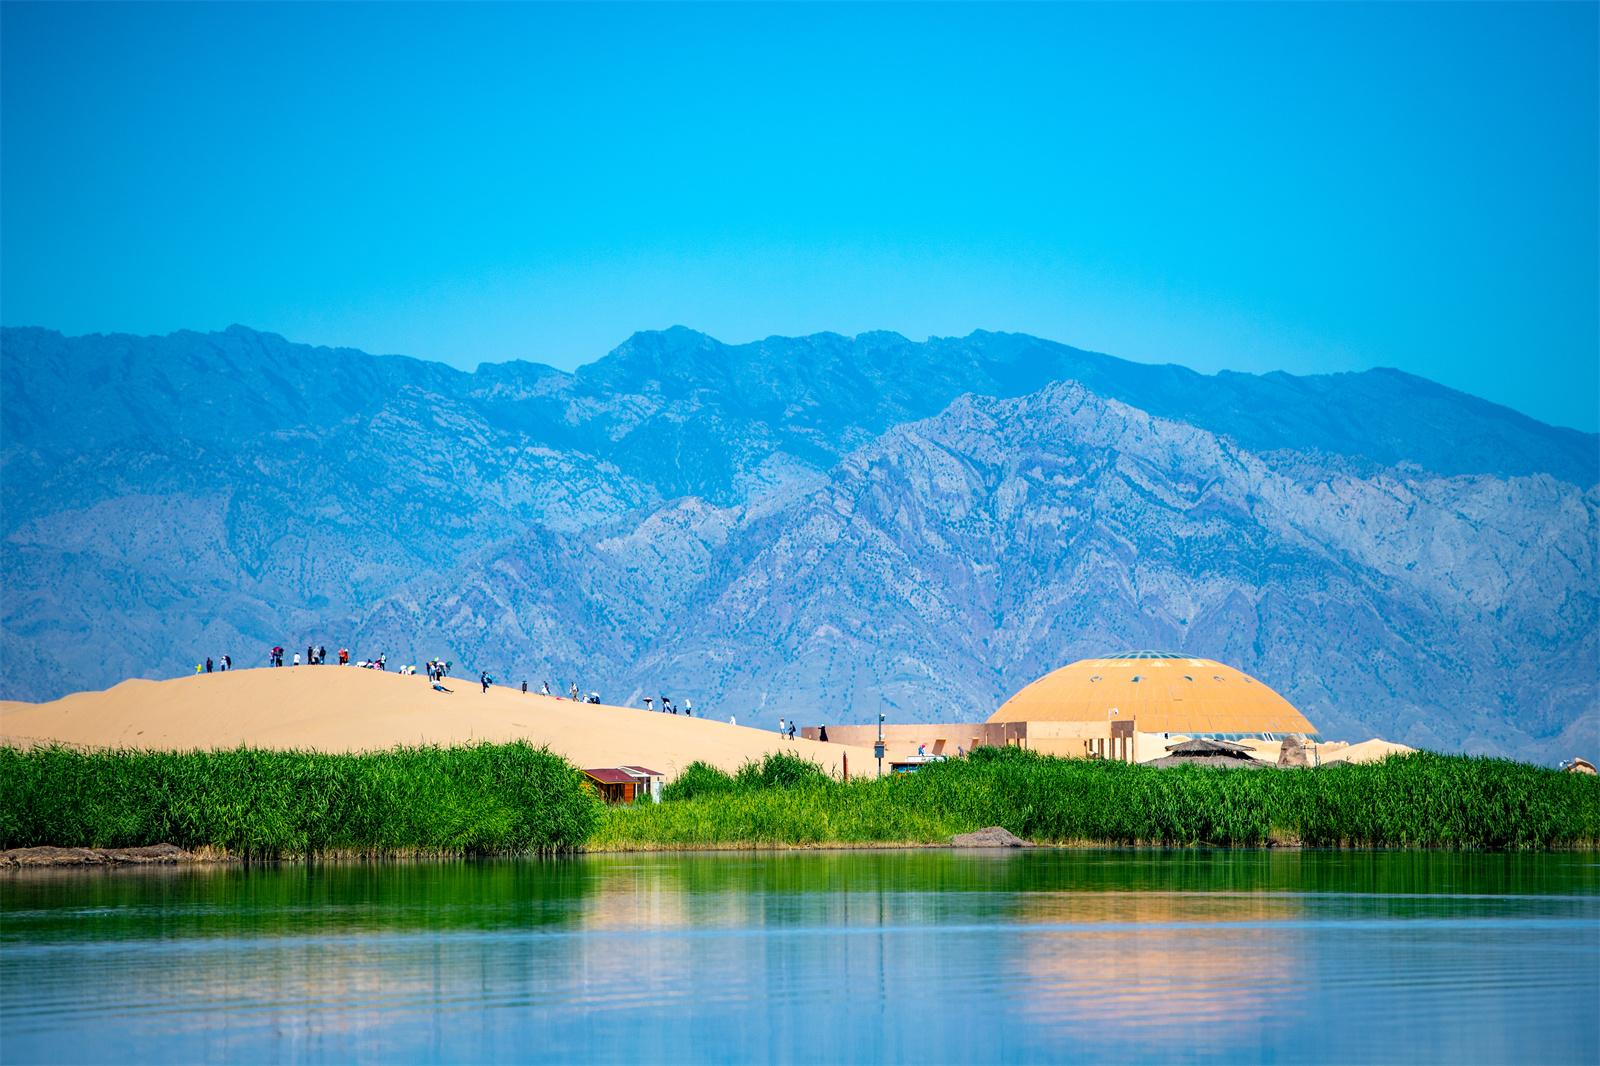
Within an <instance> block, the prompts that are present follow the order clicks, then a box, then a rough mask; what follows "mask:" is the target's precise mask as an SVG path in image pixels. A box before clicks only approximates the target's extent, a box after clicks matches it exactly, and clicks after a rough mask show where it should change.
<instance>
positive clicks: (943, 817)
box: [590, 748, 1600, 848]
mask: <svg viewBox="0 0 1600 1066" xmlns="http://www.w3.org/2000/svg"><path fill="white" fill-rule="evenodd" d="M805 766H806V764H805V763H802V762H800V761H799V760H796V759H789V760H785V758H784V757H783V756H769V757H768V759H767V761H766V763H765V764H763V766H762V767H746V768H745V770H744V771H741V773H740V774H739V775H737V777H736V778H730V777H728V776H727V775H725V774H720V773H719V772H718V771H717V770H715V769H714V768H711V767H706V766H694V767H691V768H690V769H689V770H688V771H686V772H685V773H684V774H683V775H681V776H680V777H679V779H678V780H677V781H675V782H674V783H673V785H671V786H669V787H668V790H667V799H668V802H665V803H662V804H661V805H660V806H656V807H651V806H639V807H632V808H626V809H623V808H614V809H612V810H611V811H609V812H608V814H607V818H606V820H605V822H604V823H603V824H602V825H601V826H600V828H599V830H598V832H597V833H596V834H595V836H594V837H593V838H592V839H591V841H590V846H591V847H596V848H627V847H691V848H692V847H720V846H728V845H729V844H739V843H752V844H767V845H802V846H803V845H821V844H829V843H863V844H865V843H872V842H878V841H906V842H918V841H921V842H930V843H932V842H942V841H947V840H948V839H949V838H950V836H951V835H953V834H955V833H965V832H970V831H972V830H974V829H976V828H978V827H981V826H987V825H999V826H1004V827H1005V828H1006V829H1009V830H1010V831H1011V832H1013V833H1016V834H1017V835H1018V836H1021V837H1024V838H1027V839H1029V840H1033V841H1036V842H1040V843H1095V844H1161V845H1192V844H1209V845H1218V846H1247V847H1248V846H1263V845H1271V844H1299V845H1304V846H1309V847H1448V848H1557V847H1583V848H1593V847H1596V846H1600V778H1594V777H1585V776H1579V775H1577V774H1562V773H1558V772H1556V771H1553V770H1546V769H1543V768H1540V767H1536V766H1530V765H1527V764H1522V763H1513V762H1507V761H1504V760H1500V759H1487V758H1473V757H1467V756H1444V755H1434V754H1429V753H1426V752H1417V753H1415V754H1410V755H1400V756H1391V757H1389V758H1388V759H1385V760H1383V761H1382V762H1378V763H1369V764H1365V765H1357V766H1351V765H1339V766H1328V767H1322V768H1320V769H1315V770H1311V769H1307V770H1284V771H1275V770H1254V769H1237V770H1213V769H1204V768H1200V767H1178V768H1174V769H1166V770H1158V769H1155V768H1152V767H1145V766H1130V765H1127V764H1124V763H1118V762H1102V761H1088V760H1083V759H1059V758H1053V757H1048V756H1039V755H1036V754H1035V753H1033V752H1029V751H1024V750H1022V749H1017V748H980V749H978V750H977V751H974V752H973V753H972V754H971V755H970V756H969V757H968V758H966V759H957V760H951V761H948V762H943V763H934V764H931V765H927V766H924V767H922V768H921V769H919V770H918V771H917V772H916V773H914V774H896V775H893V776H889V777H884V778H880V779H862V780H855V781H851V782H850V783H848V784H841V783H839V782H837V781H833V780H831V779H829V778H826V777H824V776H823V775H822V774H821V773H820V772H818V771H816V770H815V768H812V770H811V772H810V773H806V772H804V768H805Z"/></svg>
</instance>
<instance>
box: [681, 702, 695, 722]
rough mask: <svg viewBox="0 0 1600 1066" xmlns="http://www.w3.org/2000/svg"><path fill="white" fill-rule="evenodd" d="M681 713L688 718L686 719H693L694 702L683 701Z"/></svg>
mask: <svg viewBox="0 0 1600 1066" xmlns="http://www.w3.org/2000/svg"><path fill="white" fill-rule="evenodd" d="M683 713H684V715H685V717H688V718H693V717H694V700H684V701H683Z"/></svg>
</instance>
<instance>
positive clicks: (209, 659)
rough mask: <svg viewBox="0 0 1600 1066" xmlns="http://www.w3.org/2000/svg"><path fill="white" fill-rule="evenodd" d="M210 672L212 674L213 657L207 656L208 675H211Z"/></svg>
mask: <svg viewBox="0 0 1600 1066" xmlns="http://www.w3.org/2000/svg"><path fill="white" fill-rule="evenodd" d="M210 672H211V656H209V655H207V656H206V673H208V674H209V673H210Z"/></svg>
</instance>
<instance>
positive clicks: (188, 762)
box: [0, 742, 601, 858]
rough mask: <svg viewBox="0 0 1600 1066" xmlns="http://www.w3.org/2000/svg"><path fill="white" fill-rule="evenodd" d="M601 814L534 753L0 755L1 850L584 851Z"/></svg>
mask: <svg viewBox="0 0 1600 1066" xmlns="http://www.w3.org/2000/svg"><path fill="white" fill-rule="evenodd" d="M600 815H601V811H600V808H599V807H598V805H597V804H596V802H595V800H594V797H593V796H592V795H591V794H590V792H589V790H588V789H587V788H586V787H585V785H584V783H583V779H582V776H581V775H580V774H579V773H578V772H577V771H576V770H575V769H573V767H572V766H571V765H570V764H569V763H568V762H567V761H566V760H565V759H563V758H561V757H560V756H558V755H553V754H551V753H550V752H549V751H546V750H544V749H540V748H535V747H533V746H531V745H529V744H526V743H520V742H519V743H513V744H480V745H477V746H474V747H456V748H399V749H396V750H394V751H387V752H375V753H370V754H359V755H324V754H320V753H316V752H299V751H268V750H260V749H247V748H240V749H238V750H234V751H217V752H199V751H196V752H183V753H167V752H138V751H107V752H80V751H76V750H71V749H67V748H60V747H55V748H35V749H33V750H31V751H27V752H19V751H17V750H15V749H11V748H0V846H3V847H6V848H16V847H36V846H40V845H55V846H59V847H138V846H142V845H149V844H157V843H171V844H176V845H178V846H179V847H182V848H186V849H188V850H191V851H197V850H208V849H209V850H211V851H214V852H221V853H224V854H227V855H231V856H237V857H240V858H280V857H286V856H311V855H406V854H446V855H467V854H485V853H496V852H530V851H546V852H548V851H559V850H570V849H572V848H576V847H579V846H581V845H582V844H583V842H584V841H585V840H586V839H588V837H589V836H590V835H591V834H592V833H593V832H594V830H595V827H596V826H597V825H598V824H599V821H600Z"/></svg>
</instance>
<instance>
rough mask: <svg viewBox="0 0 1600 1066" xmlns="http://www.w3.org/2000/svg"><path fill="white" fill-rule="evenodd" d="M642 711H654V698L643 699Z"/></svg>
mask: <svg viewBox="0 0 1600 1066" xmlns="http://www.w3.org/2000/svg"><path fill="white" fill-rule="evenodd" d="M644 709H645V710H647V711H653V710H655V709H656V699H655V697H654V696H646V697H644Z"/></svg>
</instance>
